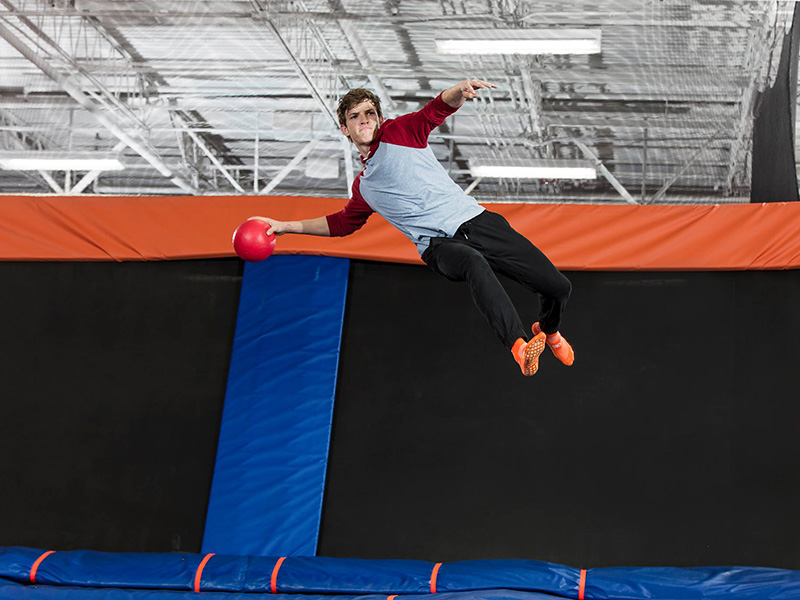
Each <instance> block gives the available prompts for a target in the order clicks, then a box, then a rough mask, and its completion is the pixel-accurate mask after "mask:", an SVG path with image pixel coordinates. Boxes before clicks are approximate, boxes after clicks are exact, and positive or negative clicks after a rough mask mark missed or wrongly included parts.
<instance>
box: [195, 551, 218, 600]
mask: <svg viewBox="0 0 800 600" xmlns="http://www.w3.org/2000/svg"><path fill="white" fill-rule="evenodd" d="M212 556H214V554H213V553H211V554H206V555H205V557H204V558H203V560H202V561H201V562H200V565H199V566H198V567H197V572H196V573H195V574H194V591H195V592H199V591H200V579H201V578H202V577H203V569H204V568H205V567H206V564H207V563H208V561H209V560H211V557H212Z"/></svg>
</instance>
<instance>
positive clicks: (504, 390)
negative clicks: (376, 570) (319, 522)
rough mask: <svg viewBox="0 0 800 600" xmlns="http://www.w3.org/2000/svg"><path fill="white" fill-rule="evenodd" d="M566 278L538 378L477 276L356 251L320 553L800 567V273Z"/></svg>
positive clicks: (528, 312) (526, 303)
mask: <svg viewBox="0 0 800 600" xmlns="http://www.w3.org/2000/svg"><path fill="white" fill-rule="evenodd" d="M568 275H569V277H570V278H571V280H572V282H573V284H574V293H573V296H572V299H571V301H570V306H569V307H568V312H567V314H566V317H565V322H564V324H563V328H562V331H563V333H564V334H565V335H566V336H567V338H568V339H569V340H570V341H572V342H573V343H574V347H575V350H576V354H577V359H576V362H575V365H574V366H572V367H569V368H568V367H565V366H563V365H561V364H560V363H558V362H557V361H556V360H555V359H554V357H553V356H552V355H550V354H549V353H546V354H545V355H544V357H543V360H542V366H541V370H540V372H539V374H537V375H536V376H535V377H533V378H525V377H523V376H522V375H521V374H520V372H519V368H518V367H517V365H516V364H515V363H514V362H513V360H512V358H511V356H510V353H509V352H508V351H507V350H506V349H505V348H504V347H502V345H501V344H500V343H499V342H498V341H497V339H496V338H495V337H494V334H493V333H492V332H491V331H490V330H489V327H488V326H487V325H486V324H485V322H484V321H483V320H482V317H481V316H480V315H479V313H478V312H477V310H476V309H475V308H474V306H473V305H472V300H471V298H470V296H469V294H468V292H467V289H466V287H465V286H463V285H462V284H456V283H450V282H448V281H446V280H444V279H442V278H439V277H437V276H436V275H435V274H433V273H432V272H430V271H429V270H428V269H426V268H424V267H416V266H403V265H386V264H377V263H368V262H354V263H353V265H352V268H351V280H350V288H349V298H348V308H347V316H346V321H345V333H344V338H343V348H342V358H341V363H340V375H339V384H338V394H337V404H336V411H335V416H334V430H333V441H332V449H331V459H330V465H329V471H328V480H327V481H328V483H327V488H326V496H325V504H324V511H323V526H322V536H321V542H320V549H319V553H320V554H322V555H329V556H338V557H345V556H357V557H364V558H390V557H397V558H418V559H426V560H431V561H452V560H458V559H474V558H514V557H517V558H535V559H543V560H549V561H555V562H558V563H563V564H571V565H576V566H584V567H602V566H619V565H676V566H698V565H753V566H771V567H786V568H792V569H798V568H800V546H798V544H797V539H798V538H800V511H798V510H797V507H798V506H800V402H798V401H797V399H798V389H800V368H798V365H797V357H798V356H800V341H798V336H797V332H798V331H800V311H798V310H797V307H798V306H800V272H798V271H782V272H715V273H704V272H694V273H669V272H662V273H641V272H638V273H637V272H632V273H631V272H628V273H596V272H574V273H568ZM508 289H509V291H510V294H511V296H512V298H513V299H514V301H515V303H516V304H517V305H518V306H520V307H522V311H523V316H524V319H525V321H526V323H528V324H530V323H531V322H532V321H533V319H534V318H535V316H536V313H537V305H536V302H535V300H534V299H533V297H532V296H531V295H530V294H529V293H528V292H527V291H525V290H523V289H522V288H520V287H519V286H517V285H516V284H509V285H508Z"/></svg>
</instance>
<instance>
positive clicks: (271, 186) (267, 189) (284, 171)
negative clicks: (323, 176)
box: [259, 140, 319, 195]
mask: <svg viewBox="0 0 800 600" xmlns="http://www.w3.org/2000/svg"><path fill="white" fill-rule="evenodd" d="M318 143H319V140H311V141H310V142H308V143H307V144H306V145H305V146H303V148H302V149H301V150H300V152H298V153H297V155H296V156H295V157H294V158H293V159H292V160H290V161H289V164H288V165H286V166H285V167H283V168H282V169H281V170H280V171H278V173H277V174H276V175H275V177H273V178H272V180H271V181H270V182H269V183H268V184H267V185H265V186H264V188H263V189H262V190H261V191H260V192H259V193H260V194H261V195H264V194H269V193H270V192H271V191H272V190H274V189H275V186H277V185H278V184H279V183H280V182H281V181H283V180H284V178H285V177H286V176H287V175H288V174H289V173H291V171H292V169H294V168H295V167H296V166H297V165H298V164H300V161H301V160H303V159H304V158H305V157H306V156H307V155H308V153H309V152H311V151H312V150H313V149H314V146H316V145H317V144H318Z"/></svg>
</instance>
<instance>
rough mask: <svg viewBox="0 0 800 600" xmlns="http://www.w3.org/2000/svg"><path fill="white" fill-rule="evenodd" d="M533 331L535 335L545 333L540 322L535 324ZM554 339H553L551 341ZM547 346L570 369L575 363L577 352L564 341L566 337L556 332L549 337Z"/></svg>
mask: <svg viewBox="0 0 800 600" xmlns="http://www.w3.org/2000/svg"><path fill="white" fill-rule="evenodd" d="M531 331H533V333H534V334H537V335H538V334H540V333H544V332H543V331H542V328H541V327H539V322H538V321H537V322H536V323H534V324H533V327H531ZM551 338H552V339H551ZM547 345H548V346H550V350H552V351H553V354H555V355H556V358H557V359H558V360H560V361H561V362H562V363H564V364H565V365H567V366H568V367H569V366H571V365H572V363H574V362H575V351H574V350H573V349H572V346H570V344H569V342H568V341H567V340H566V339H564V336H563V335H561V334H560V333H558V332H556V333H554V334H552V335H548V336H547Z"/></svg>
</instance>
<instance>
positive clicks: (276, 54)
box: [0, 0, 793, 202]
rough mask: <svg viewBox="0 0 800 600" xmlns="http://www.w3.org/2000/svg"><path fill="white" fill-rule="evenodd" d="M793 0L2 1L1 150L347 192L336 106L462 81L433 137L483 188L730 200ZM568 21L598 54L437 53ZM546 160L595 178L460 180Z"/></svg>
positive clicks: (44, 187) (26, 177)
mask: <svg viewBox="0 0 800 600" xmlns="http://www.w3.org/2000/svg"><path fill="white" fill-rule="evenodd" d="M792 8H793V3H791V2H785V1H769V2H766V1H765V2H760V1H752V0H735V1H706V2H692V1H689V0H682V1H679V0H663V1H662V0H616V1H610V2H602V3H598V2H584V1H576V2H569V3H565V2H563V1H540V2H532V1H531V2H514V1H507V0H488V1H486V0H482V1H480V2H478V1H463V2H462V1H440V2H436V1H433V0H407V1H406V0H392V1H389V2H374V1H372V0H371V1H369V2H367V1H366V0H293V1H286V2H268V1H266V0H202V1H201V0H197V1H179V0H159V1H158V2H153V1H150V0H130V1H124V2H122V1H115V0H57V1H53V0H0V27H2V34H3V35H2V38H0V61H1V62H0V128H2V129H0V130H1V131H2V134H1V135H0V151H1V152H2V153H3V154H4V155H8V154H10V153H18V154H26V155H27V154H31V153H33V152H39V151H48V152H50V153H51V154H52V153H55V154H62V155H64V156H70V155H74V154H75V153H79V152H97V153H104V154H117V155H119V156H120V157H121V158H122V160H123V162H124V164H125V169H124V170H122V171H113V172H110V171H109V172H103V173H100V174H99V175H97V176H96V177H95V176H92V177H91V178H90V180H85V181H84V184H83V185H84V187H85V190H86V191H87V192H88V191H94V192H97V193H186V190H187V189H188V190H193V191H194V192H195V193H200V194H206V193H217V194H219V193H222V194H227V193H235V194H239V193H255V192H261V191H263V190H265V189H266V190H269V191H270V193H273V194H299V195H320V196H341V197H344V196H346V195H347V188H348V180H349V179H350V178H351V177H352V175H351V174H349V173H348V171H352V170H353V169H356V172H357V169H358V168H359V165H358V163H357V161H356V156H355V153H354V152H353V148H352V147H350V148H347V147H346V146H345V145H343V144H342V143H341V134H340V133H339V132H338V130H337V128H336V124H335V117H334V113H335V106H336V100H337V98H338V97H340V96H341V95H342V94H343V93H344V92H345V91H346V90H347V89H348V88H351V87H362V86H363V87H368V88H370V89H372V90H373V91H375V92H376V93H377V94H378V95H379V96H380V97H381V98H382V99H383V100H384V104H385V106H384V111H385V113H386V116H387V117H392V116H397V115H399V114H403V113H404V112H408V111H412V110H416V109H418V108H419V107H420V106H422V104H424V102H426V101H427V100H429V99H430V98H432V97H433V96H434V95H436V94H437V93H438V92H439V91H441V90H442V89H444V88H446V87H448V86H451V85H453V84H454V83H456V82H457V81H458V80H460V79H462V78H464V77H467V76H474V77H480V78H483V79H486V80H488V81H492V82H494V83H496V84H497V85H498V86H499V88H498V89H497V90H493V91H491V92H484V93H482V95H481V97H480V98H479V99H478V100H475V101H470V102H468V103H467V104H466V105H465V106H464V107H463V108H461V109H460V110H459V112H458V113H457V114H456V115H455V116H454V117H451V118H450V119H449V120H448V121H447V123H446V124H445V125H444V126H443V127H441V128H439V129H438V130H437V131H436V132H435V133H434V134H433V135H432V137H431V147H432V148H433V151H434V152H435V154H436V155H437V157H439V158H440V160H441V163H442V165H443V166H444V168H445V169H447V170H448V172H449V173H450V174H451V176H452V177H453V179H454V180H455V181H456V182H457V183H459V184H460V185H461V186H462V187H463V188H465V189H468V190H469V191H470V193H472V194H473V195H475V196H476V197H477V198H478V199H480V200H493V201H505V200H507V201H519V200H522V201H551V202H559V201H579V202H590V201H603V202H625V201H637V202H641V201H644V202H654V201H655V202H669V201H671V202H677V201H693V202H694V201H696V202H725V201H741V200H743V199H746V198H747V194H748V188H749V182H750V178H749V154H748V152H749V149H750V141H751V134H752V108H753V103H754V101H755V99H756V98H757V96H758V93H759V92H760V91H761V90H762V89H763V88H764V86H765V85H767V84H768V83H769V81H770V76H773V77H774V73H775V67H776V65H777V62H778V59H779V53H780V42H781V40H782V39H783V34H784V32H785V31H786V29H787V27H789V26H790V25H791V16H792ZM575 29H577V30H591V31H598V32H600V33H599V34H598V35H601V51H600V52H599V53H596V54H581V55H568V54H565V55H552V54H540V55H519V54H445V53H442V51H441V49H440V48H441V46H437V40H441V39H446V38H448V36H450V37H459V36H460V37H461V38H464V37H466V38H467V39H469V36H470V35H471V34H474V33H475V32H478V31H483V32H484V33H485V30H492V31H493V32H494V35H495V37H496V40H497V43H498V44H499V43H501V42H502V41H503V39H504V38H506V39H508V38H510V37H514V35H515V34H516V32H519V31H524V32H537V31H547V32H550V33H551V34H552V33H554V32H559V31H563V30H575ZM473 37H475V38H477V36H473ZM75 94H79V95H82V96H83V97H85V99H87V100H88V102H89V103H90V105H89V107H88V108H87V106H86V104H85V103H84V104H81V103H79V102H78V101H77V100H76V97H75ZM98 115H100V117H101V118H99V117H98ZM119 132H122V133H123V134H124V135H125V136H128V137H127V138H124V139H125V140H128V141H129V140H134V141H135V142H136V148H132V146H131V144H130V143H127V144H126V143H120V135H119ZM120 148H122V149H120ZM298 157H300V158H299V159H298ZM543 159H546V160H548V161H590V162H591V163H592V164H595V165H596V166H597V168H598V177H597V179H594V180H577V179H575V180H570V179H567V180H563V179H554V178H553V179H517V178H513V177H512V178H501V179H498V178H494V177H481V178H479V177H477V176H475V175H474V173H473V171H472V170H471V167H473V166H474V165H475V164H480V163H482V162H484V163H485V162H491V161H493V160H494V161H497V160H508V161H509V162H510V163H515V161H516V162H519V161H525V160H530V161H535V160H543ZM348 167H350V168H348ZM168 174H169V175H168ZM45 175H47V177H49V179H50V180H51V181H48V180H47V177H45ZM85 175H86V172H77V173H70V174H68V175H67V174H65V173H64V172H62V171H52V172H47V173H44V174H43V173H40V172H37V171H29V172H22V171H9V170H0V193H19V192H26V191H30V192H47V191H50V190H51V189H56V188H58V189H62V190H64V189H66V190H70V189H74V186H75V184H76V183H77V182H78V181H81V180H84V177H85ZM175 179H177V180H179V181H180V182H182V183H181V185H180V186H176V184H175ZM54 183H55V184H56V185H55V187H53V184H54Z"/></svg>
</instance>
